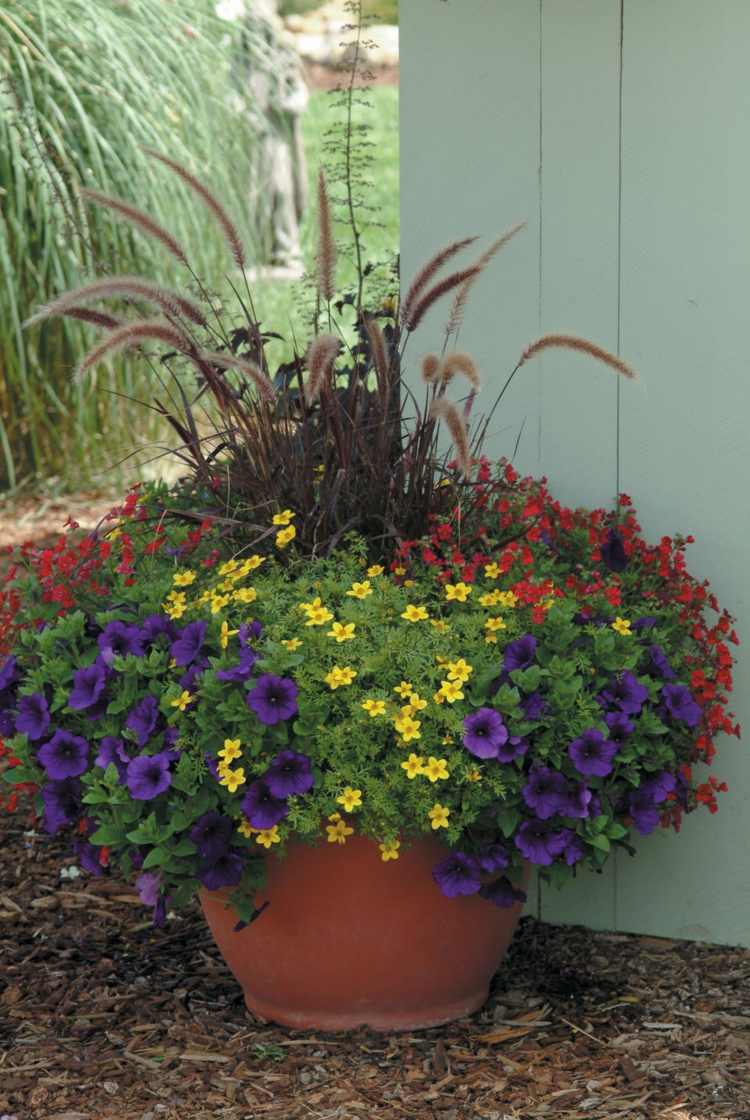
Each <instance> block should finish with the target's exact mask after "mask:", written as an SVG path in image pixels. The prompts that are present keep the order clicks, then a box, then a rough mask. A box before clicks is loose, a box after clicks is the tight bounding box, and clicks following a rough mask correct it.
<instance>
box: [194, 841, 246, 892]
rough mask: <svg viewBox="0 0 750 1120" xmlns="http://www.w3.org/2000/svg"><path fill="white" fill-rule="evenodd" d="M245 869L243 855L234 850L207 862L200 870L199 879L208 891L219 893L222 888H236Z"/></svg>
mask: <svg viewBox="0 0 750 1120" xmlns="http://www.w3.org/2000/svg"><path fill="white" fill-rule="evenodd" d="M244 869H245V861H244V860H243V858H242V855H241V854H240V853H239V852H238V851H236V850H235V849H234V848H233V849H232V850H231V851H226V852H222V853H221V855H219V856H217V857H216V859H214V860H207V861H206V862H205V863H204V864H203V865H202V866H201V867H199V868H198V878H199V879H200V881H201V883H202V884H203V886H204V887H205V888H206V889H207V890H209V891H218V890H219V889H220V888H221V887H236V886H237V884H238V883H239V881H240V879H241V878H242V872H243V871H244Z"/></svg>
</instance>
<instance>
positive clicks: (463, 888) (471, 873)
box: [432, 852, 482, 898]
mask: <svg viewBox="0 0 750 1120" xmlns="http://www.w3.org/2000/svg"><path fill="white" fill-rule="evenodd" d="M479 876H480V867H479V864H478V862H477V861H476V860H475V859H474V857H473V856H467V855H466V854H465V853H464V852H453V853H452V854H451V855H449V856H448V858H447V859H444V860H443V861H442V862H441V863H438V864H437V865H436V866H435V867H433V869H432V878H433V879H434V880H435V882H436V883H437V885H438V886H439V887H440V890H441V891H442V892H443V894H444V895H445V896H446V898H459V897H460V896H461V895H467V894H476V893H477V891H478V890H479V888H480V887H481V885H482V881H481V879H480V877H479Z"/></svg>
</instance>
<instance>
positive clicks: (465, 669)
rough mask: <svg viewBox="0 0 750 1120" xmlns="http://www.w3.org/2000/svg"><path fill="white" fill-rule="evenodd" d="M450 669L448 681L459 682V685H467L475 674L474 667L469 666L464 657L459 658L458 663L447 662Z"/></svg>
mask: <svg viewBox="0 0 750 1120" xmlns="http://www.w3.org/2000/svg"><path fill="white" fill-rule="evenodd" d="M446 667H447V669H448V680H449V681H458V683H459V684H466V682H467V681H468V679H469V677H470V676H471V674H472V673H473V672H474V668H473V666H471V665H469V663H468V661H465V660H464V659H463V657H459V659H458V661H448V662H446Z"/></svg>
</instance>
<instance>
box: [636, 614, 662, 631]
mask: <svg viewBox="0 0 750 1120" xmlns="http://www.w3.org/2000/svg"><path fill="white" fill-rule="evenodd" d="M657 622H658V619H657V617H656V615H654V614H644V615H641V617H640V618H636V619H635V620H634V621H633V626H632V629H633V630H635V631H636V633H640V632H641V631H642V630H651V629H652V628H653V627H654V626H656V623H657Z"/></svg>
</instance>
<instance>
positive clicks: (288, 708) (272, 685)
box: [247, 673, 298, 727]
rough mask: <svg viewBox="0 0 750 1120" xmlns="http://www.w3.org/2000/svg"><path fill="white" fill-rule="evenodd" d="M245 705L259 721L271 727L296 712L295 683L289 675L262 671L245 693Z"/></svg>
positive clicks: (294, 714) (289, 717)
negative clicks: (253, 684) (278, 675)
mask: <svg viewBox="0 0 750 1120" xmlns="http://www.w3.org/2000/svg"><path fill="white" fill-rule="evenodd" d="M247 706H248V708H252V710H253V711H254V712H255V714H256V716H257V717H258V719H259V720H260V722H261V723H265V724H266V726H268V727H272V726H273V725H274V724H276V723H281V721H282V720H285V719H291V718H292V716H296V714H297V710H298V709H297V685H296V684H295V682H294V681H293V680H292V679H291V678H290V677H277V676H275V675H274V674H273V673H264V674H263V675H262V676H261V677H258V681H257V684H256V685H255V688H253V689H252V691H250V692H249V693H248V694H247Z"/></svg>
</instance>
